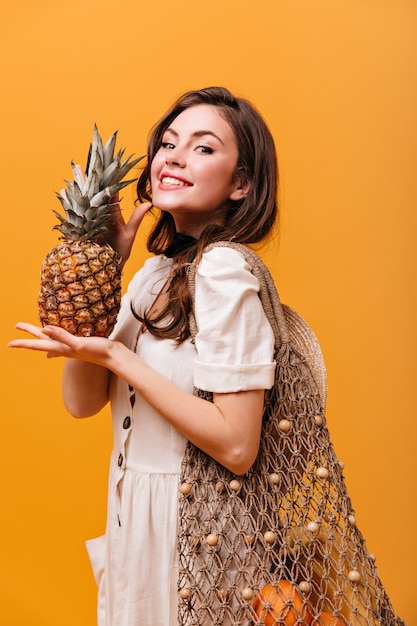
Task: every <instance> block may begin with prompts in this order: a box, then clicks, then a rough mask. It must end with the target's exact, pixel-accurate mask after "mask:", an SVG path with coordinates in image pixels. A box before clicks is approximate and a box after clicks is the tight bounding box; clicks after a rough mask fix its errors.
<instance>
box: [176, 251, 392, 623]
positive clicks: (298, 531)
mask: <svg viewBox="0 0 417 626" xmlns="http://www.w3.org/2000/svg"><path fill="white" fill-rule="evenodd" d="M216 245H228V246H232V247H235V248H237V249H239V250H240V251H241V252H242V254H244V255H245V257H246V260H247V262H248V263H249V265H250V267H251V270H252V272H253V273H254V274H255V275H256V276H257V278H258V280H259V283H260V298H261V300H262V303H263V307H264V310H265V312H266V315H267V317H268V319H269V321H270V323H271V325H272V328H273V330H274V334H275V341H276V345H275V359H276V363H277V366H276V374H275V384H274V386H273V388H272V389H271V390H268V391H267V392H266V393H265V410H264V416H263V426H262V435H261V443H260V449H259V453H258V456H257V459H256V461H255V463H254V465H253V466H252V468H251V469H250V470H249V471H248V472H247V473H246V474H245V475H243V476H236V475H234V474H233V473H231V472H230V471H229V470H227V469H226V468H224V467H223V466H222V465H220V464H219V463H217V462H216V461H214V460H213V459H212V458H211V457H209V456H208V455H206V454H205V453H204V452H202V451H201V450H200V449H198V448H197V447H195V446H194V445H193V444H191V443H188V445H187V448H186V452H185V455H184V459H183V463H182V475H181V483H180V494H179V532H178V560H179V577H178V620H179V624H180V625H181V626H275V625H285V626H293V625H294V626H295V625H296V626H311V625H314V626H325V625H331V626H340V625H342V626H400V625H404V622H403V621H402V620H401V619H399V618H398V617H397V616H396V614H395V612H394V609H393V607H392V605H391V602H390V599H389V597H388V595H387V593H386V591H385V589H384V587H383V584H382V582H381V580H380V578H379V576H378V572H377V569H376V565H375V557H374V556H373V555H372V554H370V553H369V552H368V549H367V546H366V542H365V539H364V537H363V535H362V534H361V532H360V529H359V528H358V526H357V523H356V518H355V513H354V509H353V507H352V503H351V500H350V498H349V495H348V493H347V489H346V484H345V481H344V477H343V472H342V465H341V463H340V462H339V461H338V458H337V456H336V454H335V451H334V448H333V446H332V443H331V441H330V437H329V431H328V428H327V423H326V417H325V404H326V373H325V368H324V363H323V357H322V354H321V350H320V346H319V344H318V341H317V339H316V337H315V335H314V333H313V331H312V330H311V329H310V328H309V326H308V325H307V324H306V322H305V321H304V320H303V319H302V318H301V316H299V315H298V314H297V313H296V312H295V311H293V310H292V309H290V308H289V307H287V306H285V305H282V304H281V303H280V301H279V297H278V294H277V292H276V289H275V285H274V282H273V279H272V277H271V275H270V273H269V271H268V270H267V268H266V267H265V266H264V264H263V262H262V261H261V260H260V258H259V257H258V256H257V255H256V254H255V253H254V252H253V251H252V250H250V249H248V248H246V247H242V246H240V245H239V244H230V243H221V244H216ZM195 269H196V265H195V263H194V264H193V265H192V266H191V267H190V272H189V280H190V287H191V293H192V294H194V286H195V285H194V280H195ZM190 329H191V334H192V336H193V337H194V336H195V334H196V332H197V328H196V326H195V319H194V317H193V315H191V318H190ZM195 394H196V395H198V396H200V397H203V398H205V399H207V400H210V401H211V400H212V394H211V393H210V392H206V391H201V390H198V389H196V390H195Z"/></svg>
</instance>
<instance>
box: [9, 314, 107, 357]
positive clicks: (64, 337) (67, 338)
mask: <svg viewBox="0 0 417 626" xmlns="http://www.w3.org/2000/svg"><path fill="white" fill-rule="evenodd" d="M16 328H17V329H18V330H23V331H24V332H26V333H29V334H30V335H32V337H34V339H14V340H13V341H11V342H10V343H9V347H10V348H26V349H27V350H35V351H39V352H45V353H46V356H47V357H48V358H54V357H66V358H69V359H79V360H81V361H87V362H88V363H95V364H96V365H101V366H103V367H106V363H107V362H108V360H109V355H110V352H111V350H112V345H113V342H112V341H111V340H110V339H105V338H104V337H75V336H74V335H71V333H69V332H67V331H66V330H64V329H63V328H60V327H59V326H45V327H44V328H41V327H40V326H35V325H34V324H27V323H26V322H19V323H18V324H16Z"/></svg>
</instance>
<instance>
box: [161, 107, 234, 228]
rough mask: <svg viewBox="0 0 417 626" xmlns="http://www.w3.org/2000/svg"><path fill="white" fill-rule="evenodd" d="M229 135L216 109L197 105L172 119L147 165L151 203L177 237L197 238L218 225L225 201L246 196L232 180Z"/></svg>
mask: <svg viewBox="0 0 417 626" xmlns="http://www.w3.org/2000/svg"><path fill="white" fill-rule="evenodd" d="M237 159H238V149H237V143H236V139H235V136H234V133H233V131H232V129H231V127H230V126H229V124H228V123H227V122H226V120H225V119H224V118H223V117H222V116H221V115H220V113H219V111H218V109H217V108H216V107H214V106H210V105H207V104H199V105H196V106H193V107H190V108H189V109H186V110H185V111H183V112H182V113H180V115H178V117H176V118H175V119H174V121H173V122H172V123H171V125H170V127H169V128H168V129H167V130H166V131H165V133H164V135H163V137H162V144H161V147H160V148H159V150H158V152H157V153H156V155H155V157H154V159H153V161H152V165H151V185H152V200H153V204H154V205H155V206H156V207H158V209H160V210H161V211H167V212H168V213H170V214H171V215H172V217H173V218H174V221H175V225H176V229H177V231H179V232H183V233H187V234H190V235H194V236H196V237H198V236H199V235H200V233H201V231H202V230H203V229H204V228H205V227H206V226H207V225H208V224H222V223H223V220H224V216H225V212H226V210H227V208H228V206H229V205H230V201H231V200H240V199H242V198H243V197H244V196H245V195H246V193H245V191H244V189H242V188H241V181H240V179H239V177H238V176H237V175H236V164H237Z"/></svg>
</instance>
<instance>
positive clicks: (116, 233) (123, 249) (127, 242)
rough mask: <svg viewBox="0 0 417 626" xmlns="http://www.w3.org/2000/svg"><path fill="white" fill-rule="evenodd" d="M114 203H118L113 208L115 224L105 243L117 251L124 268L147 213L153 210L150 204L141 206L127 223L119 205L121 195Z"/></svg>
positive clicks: (112, 200)
mask: <svg viewBox="0 0 417 626" xmlns="http://www.w3.org/2000/svg"><path fill="white" fill-rule="evenodd" d="M111 202H112V203H116V204H115V206H114V208H113V217H114V220H113V224H112V226H111V230H109V233H108V235H107V236H106V237H105V238H104V241H106V242H107V243H109V244H110V245H111V247H112V248H113V249H114V250H116V252H117V253H118V255H119V257H120V258H121V261H122V267H123V265H124V264H125V263H126V261H127V260H128V258H129V256H130V253H131V251H132V246H133V243H134V241H135V237H136V233H137V231H138V228H139V226H140V225H141V223H142V220H143V218H144V216H145V215H146V213H147V212H148V211H149V209H150V208H151V206H152V205H151V203H150V202H144V203H143V204H139V205H138V206H137V207H136V208H135V209H134V211H133V213H132V215H131V216H130V218H129V220H128V221H127V222H126V221H125V219H124V217H123V215H122V211H121V210H120V205H119V194H116V196H114V197H113V198H112V199H111Z"/></svg>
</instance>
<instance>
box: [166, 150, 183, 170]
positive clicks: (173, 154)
mask: <svg viewBox="0 0 417 626" xmlns="http://www.w3.org/2000/svg"><path fill="white" fill-rule="evenodd" d="M165 161H166V164H167V165H176V166H177V167H184V166H185V158H184V155H183V154H182V152H181V150H180V149H179V148H178V147H175V148H173V149H172V150H169V151H168V152H167V153H166V156H165Z"/></svg>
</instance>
